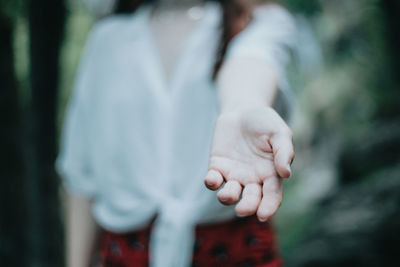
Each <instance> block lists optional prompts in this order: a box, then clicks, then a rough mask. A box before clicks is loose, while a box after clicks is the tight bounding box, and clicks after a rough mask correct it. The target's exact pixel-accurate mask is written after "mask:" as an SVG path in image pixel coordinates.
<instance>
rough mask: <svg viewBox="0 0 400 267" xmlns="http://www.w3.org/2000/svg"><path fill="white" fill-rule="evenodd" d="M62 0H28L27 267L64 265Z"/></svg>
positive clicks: (63, 18)
mask: <svg viewBox="0 0 400 267" xmlns="http://www.w3.org/2000/svg"><path fill="white" fill-rule="evenodd" d="M64 23H65V6H64V1H63V0H37V1H34V0H31V1H29V34H30V86H31V95H32V99H31V105H30V112H29V119H28V128H29V141H28V143H29V144H30V147H29V156H28V169H29V182H30V184H29V194H28V196H29V203H30V206H29V210H30V218H31V219H32V223H31V228H30V229H29V230H30V238H29V240H30V249H29V250H30V252H31V255H30V259H31V265H30V266H43V267H45V266H63V262H64V257H63V244H64V242H63V230H62V224H61V218H60V215H61V214H62V213H61V212H60V210H61V206H60V200H59V181H58V178H57V176H56V173H55V169H54V162H55V158H56V154H57V145H56V143H57V142H56V140H57V131H56V117H57V116H56V111H57V108H56V107H57V95H58V94H57V89H58V82H59V65H60V50H61V44H62V40H63V35H64Z"/></svg>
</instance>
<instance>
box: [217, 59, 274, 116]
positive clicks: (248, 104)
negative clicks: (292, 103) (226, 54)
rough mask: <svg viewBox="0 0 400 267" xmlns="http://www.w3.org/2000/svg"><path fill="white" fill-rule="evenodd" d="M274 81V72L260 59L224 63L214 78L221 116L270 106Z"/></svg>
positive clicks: (272, 99) (232, 60)
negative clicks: (231, 112) (226, 113)
mask: <svg viewBox="0 0 400 267" xmlns="http://www.w3.org/2000/svg"><path fill="white" fill-rule="evenodd" d="M277 81H278V77H277V73H276V72H275V71H274V69H273V68H272V67H271V66H269V65H268V64H267V63H266V62H264V61H263V60H261V59H260V60H259V59H256V58H250V57H248V58H245V57H238V58H233V59H230V60H228V61H226V62H225V63H224V65H223V66H222V68H221V71H220V73H219V75H218V77H217V89H218V95H219V103H220V109H221V113H225V112H229V111H235V110H240V109H245V108H256V107H268V106H271V105H272V104H273V102H274V99H275V95H276V92H277V88H278V85H277Z"/></svg>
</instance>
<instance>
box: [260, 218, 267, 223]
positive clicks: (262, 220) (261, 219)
mask: <svg viewBox="0 0 400 267" xmlns="http://www.w3.org/2000/svg"><path fill="white" fill-rule="evenodd" d="M258 220H259V221H260V222H266V221H267V220H268V219H263V218H258Z"/></svg>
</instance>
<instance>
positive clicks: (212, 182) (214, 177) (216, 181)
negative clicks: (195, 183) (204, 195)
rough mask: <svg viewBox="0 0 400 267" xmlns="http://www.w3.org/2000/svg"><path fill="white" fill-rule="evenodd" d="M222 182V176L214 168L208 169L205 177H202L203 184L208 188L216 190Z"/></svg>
mask: <svg viewBox="0 0 400 267" xmlns="http://www.w3.org/2000/svg"><path fill="white" fill-rule="evenodd" d="M223 182H224V178H223V177H222V175H221V173H220V172H219V171H216V170H209V171H208V173H207V176H206V178H205V179H204V184H205V185H206V187H207V188H208V189H210V190H217V189H218V188H220V187H221V185H222V184H223Z"/></svg>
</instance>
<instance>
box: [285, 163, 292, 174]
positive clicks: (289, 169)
mask: <svg viewBox="0 0 400 267" xmlns="http://www.w3.org/2000/svg"><path fill="white" fill-rule="evenodd" d="M286 169H288V171H289V173H292V168H291V167H290V164H288V165H286Z"/></svg>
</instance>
